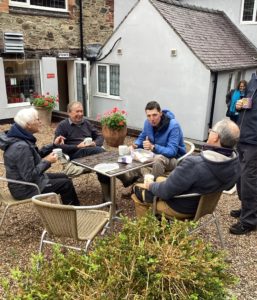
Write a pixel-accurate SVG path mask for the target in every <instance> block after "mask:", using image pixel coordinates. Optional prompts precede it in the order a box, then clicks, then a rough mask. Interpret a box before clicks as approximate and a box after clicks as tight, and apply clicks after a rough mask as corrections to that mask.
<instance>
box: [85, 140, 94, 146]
mask: <svg viewBox="0 0 257 300" xmlns="http://www.w3.org/2000/svg"><path fill="white" fill-rule="evenodd" d="M86 147H96V143H95V142H94V141H93V142H91V143H90V144H88V145H86Z"/></svg>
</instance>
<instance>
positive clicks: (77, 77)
mask: <svg viewBox="0 0 257 300" xmlns="http://www.w3.org/2000/svg"><path fill="white" fill-rule="evenodd" d="M74 67H75V72H74V83H75V84H74V86H75V99H76V100H77V101H79V102H81V103H82V105H83V108H84V115H85V116H86V117H90V111H89V68H90V63H89V62H88V61H82V60H76V61H75V62H74Z"/></svg>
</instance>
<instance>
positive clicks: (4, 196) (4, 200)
mask: <svg viewBox="0 0 257 300" xmlns="http://www.w3.org/2000/svg"><path fill="white" fill-rule="evenodd" d="M0 164H1V165H2V166H4V163H3V162H2V161H0ZM0 181H2V182H4V183H8V182H12V183H17V184H22V185H29V186H34V187H35V189H36V190H37V193H38V194H40V189H39V187H38V186H37V185H36V184H34V183H30V182H24V181H19V180H13V179H8V178H6V177H0ZM31 200H32V199H31V198H29V199H25V200H16V199H14V198H13V196H12V195H11V194H10V192H9V189H2V188H0V205H1V206H4V211H3V215H2V217H1V220H0V230H1V227H2V224H3V221H4V218H5V215H6V213H7V211H8V209H9V208H10V207H13V206H16V205H22V204H26V203H29V202H31Z"/></svg>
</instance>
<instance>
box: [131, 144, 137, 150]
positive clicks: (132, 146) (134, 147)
mask: <svg viewBox="0 0 257 300" xmlns="http://www.w3.org/2000/svg"><path fill="white" fill-rule="evenodd" d="M129 148H130V149H131V148H133V149H137V148H138V145H136V144H132V145H131V146H130V147H129Z"/></svg>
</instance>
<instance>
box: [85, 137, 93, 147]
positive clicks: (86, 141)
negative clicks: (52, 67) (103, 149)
mask: <svg viewBox="0 0 257 300" xmlns="http://www.w3.org/2000/svg"><path fill="white" fill-rule="evenodd" d="M92 141H93V139H92V138H91V137H86V138H85V139H84V144H85V145H86V146H88V145H91V143H92Z"/></svg>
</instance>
